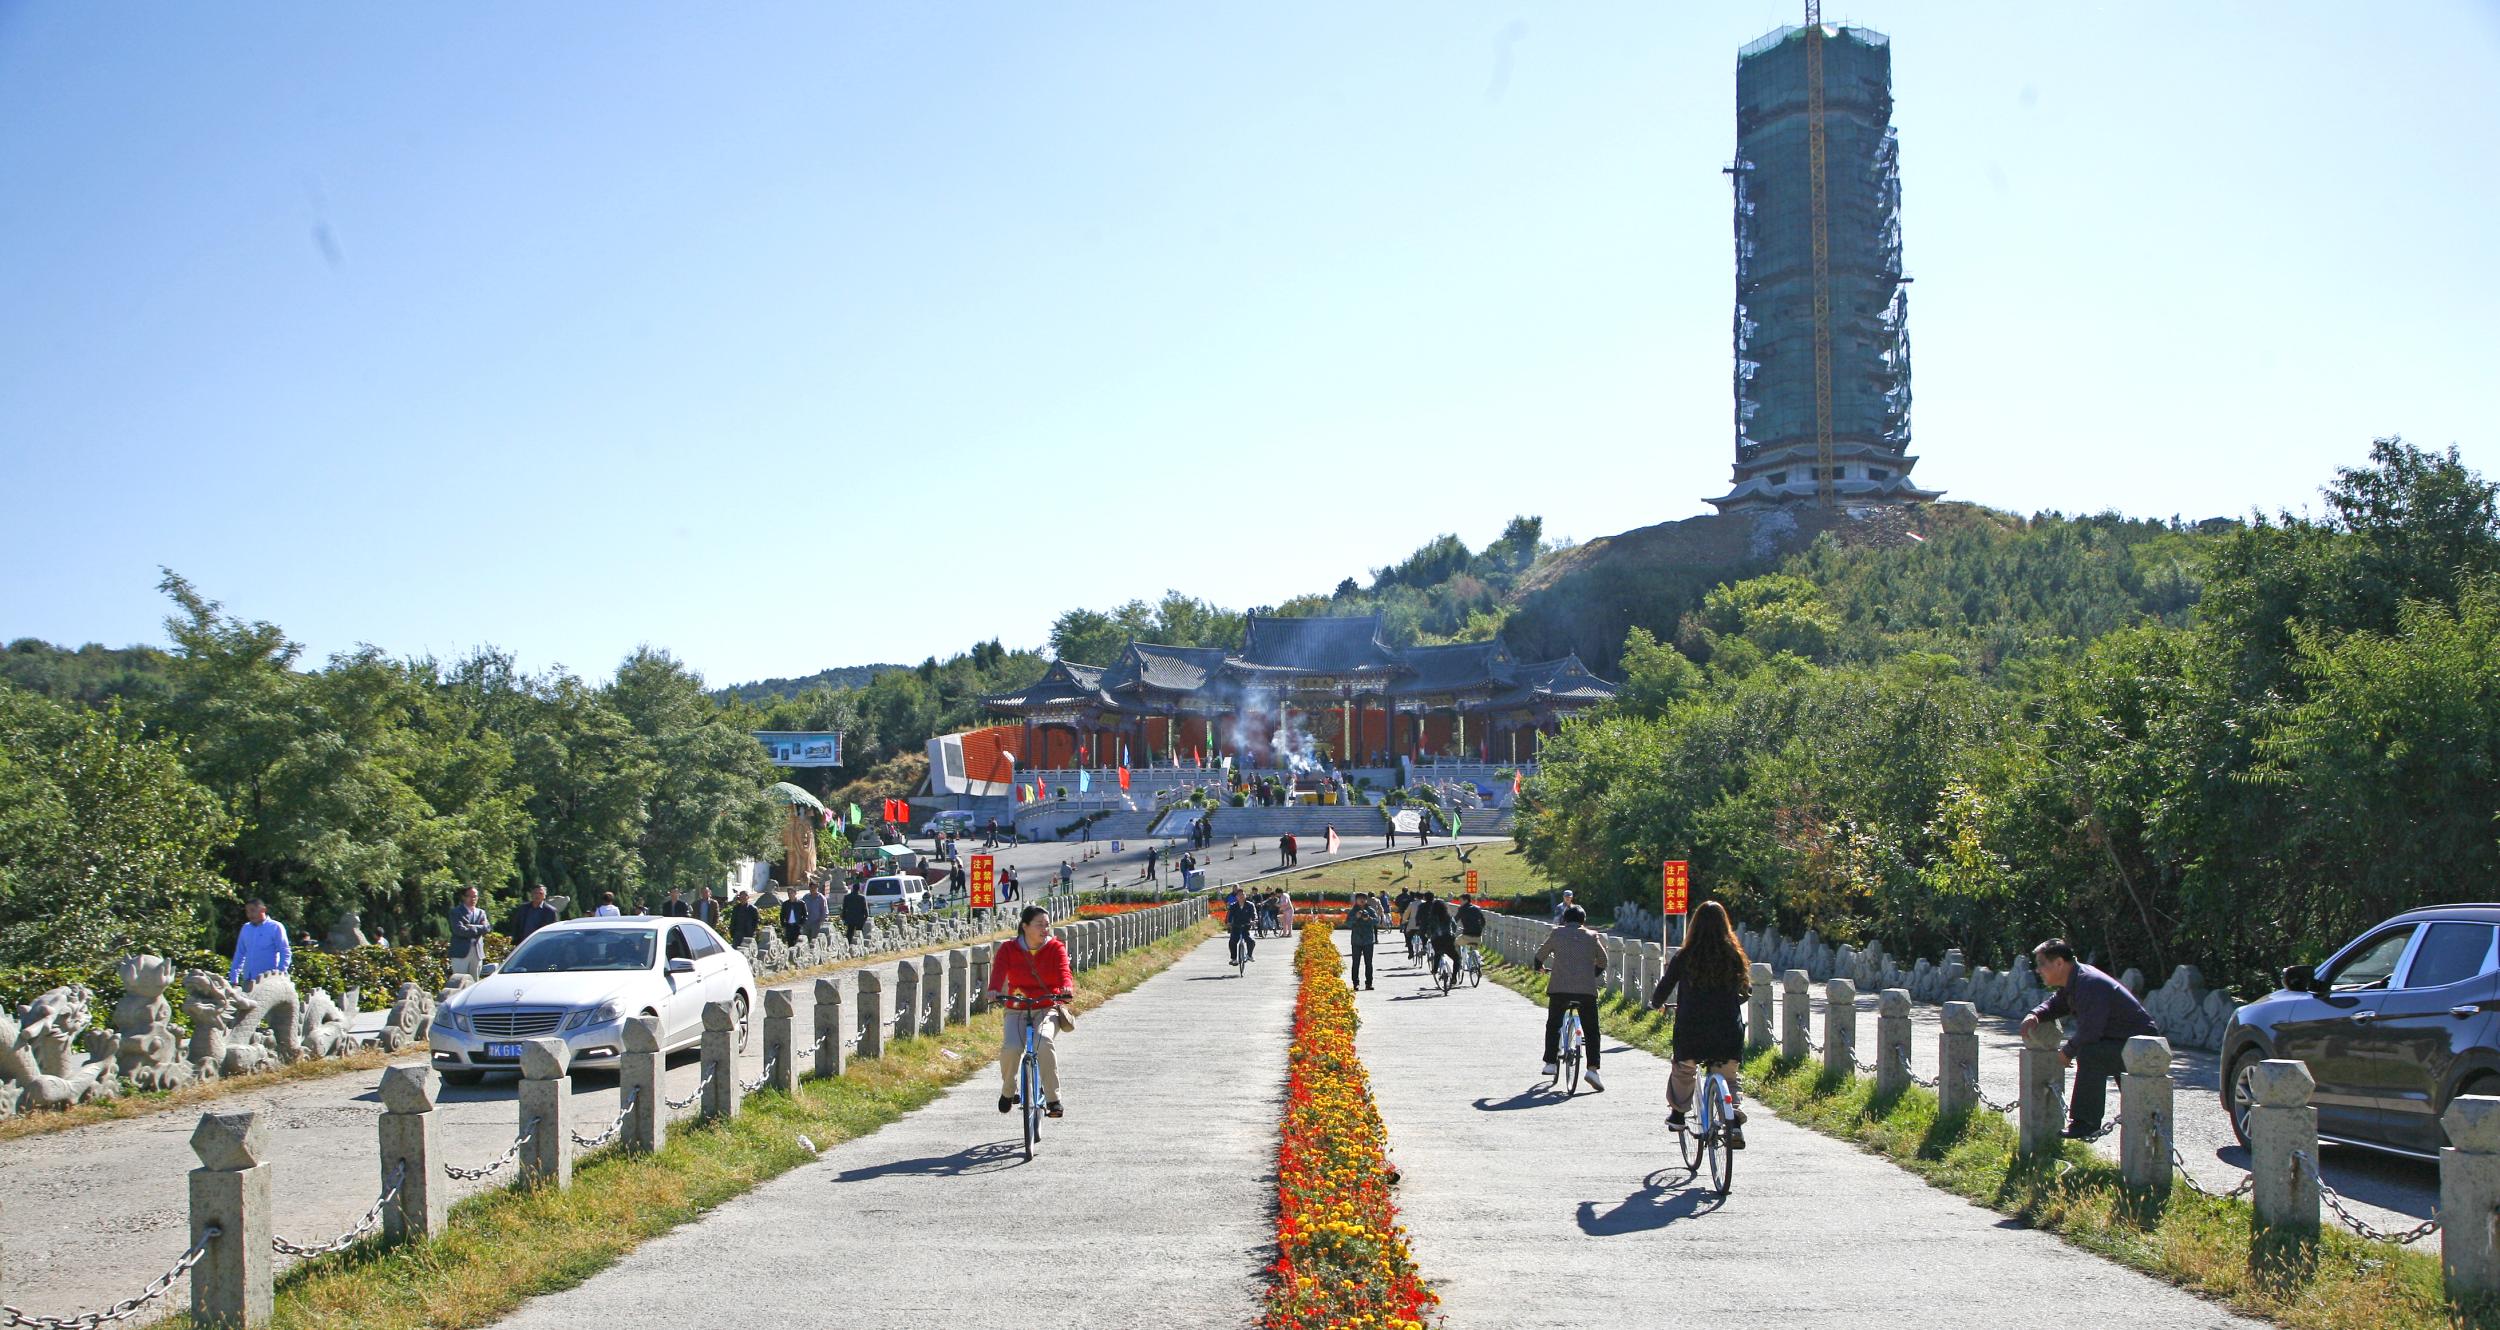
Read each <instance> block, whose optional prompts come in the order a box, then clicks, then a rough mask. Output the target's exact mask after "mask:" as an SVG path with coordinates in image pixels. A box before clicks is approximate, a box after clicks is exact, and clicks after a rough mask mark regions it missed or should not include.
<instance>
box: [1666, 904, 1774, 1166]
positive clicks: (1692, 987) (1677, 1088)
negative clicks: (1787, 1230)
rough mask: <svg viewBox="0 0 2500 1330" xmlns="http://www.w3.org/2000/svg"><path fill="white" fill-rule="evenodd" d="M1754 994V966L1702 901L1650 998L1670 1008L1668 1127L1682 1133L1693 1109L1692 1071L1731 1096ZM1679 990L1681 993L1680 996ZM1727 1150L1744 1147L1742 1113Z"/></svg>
mask: <svg viewBox="0 0 2500 1330" xmlns="http://www.w3.org/2000/svg"><path fill="white" fill-rule="evenodd" d="M1752 989H1753V962H1752V961H1751V960H1749V959H1748V958H1747V957H1746V955H1745V946H1744V944H1743V943H1741V942H1738V941H1737V940H1736V929H1735V928H1734V926H1732V925H1730V924H1729V923H1728V919H1727V907H1726V906H1724V905H1721V904H1719V903H1718V902H1717V901H1703V902H1702V903H1701V910H1700V911H1699V912H1698V913H1696V914H1695V915H1694V916H1693V928H1692V933H1691V935H1690V936H1688V937H1686V938H1685V939H1684V947H1683V949H1682V950H1680V951H1678V952H1676V953H1675V958H1674V959H1673V960H1670V961H1668V962H1667V970H1666V973H1664V974H1662V975H1659V976H1658V987H1657V989H1656V990H1655V991H1654V992H1652V993H1651V994H1650V995H1649V1005H1651V1006H1653V1007H1667V1006H1672V1007H1674V1008H1675V1068H1674V1070H1673V1071H1672V1072H1670V1073H1669V1074H1668V1076H1667V1125H1668V1126H1670V1127H1675V1128H1679V1129H1680V1128H1681V1127H1682V1126H1683V1125H1684V1111H1685V1110H1686V1109H1688V1108H1691V1107H1692V1106H1693V1083H1694V1081H1695V1080H1696V1079H1697V1077H1698V1071H1697V1067H1698V1066H1700V1065H1707V1066H1708V1067H1709V1069H1710V1070H1711V1071H1714V1072H1716V1073H1718V1074H1719V1075H1721V1076H1723V1077H1725V1078H1727V1088H1728V1094H1729V1095H1730V1096H1731V1097H1733V1096H1734V1095H1735V1093H1736V1064H1737V1063H1738V1062H1739V1061H1740V1060H1742V1059H1743V1058H1744V1056H1745V1022H1744V1005H1745V998H1746V996H1747V994H1748V993H1750V992H1751V991H1752ZM1679 990H1681V991H1680V992H1679ZM1727 1125H1728V1133H1727V1145H1728V1148H1729V1149H1731V1150H1742V1149H1744V1148H1745V1130H1744V1128H1745V1113H1744V1110H1743V1109H1741V1108H1740V1109H1738V1110H1737V1111H1736V1114H1735V1116H1734V1117H1732V1118H1731V1119H1730V1120H1729V1122H1728V1124H1727Z"/></svg>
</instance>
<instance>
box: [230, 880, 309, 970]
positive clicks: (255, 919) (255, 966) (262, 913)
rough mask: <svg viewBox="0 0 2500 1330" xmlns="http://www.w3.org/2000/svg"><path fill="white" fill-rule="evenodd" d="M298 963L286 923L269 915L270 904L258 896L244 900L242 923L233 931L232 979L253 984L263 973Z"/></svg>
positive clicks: (286, 968)
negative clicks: (262, 901)
mask: <svg viewBox="0 0 2500 1330" xmlns="http://www.w3.org/2000/svg"><path fill="white" fill-rule="evenodd" d="M294 964H295V947H294V945H293V944H292V943H290V942H288V941H287V938H286V925H284V924H282V923H279V922H278V921H277V920H275V919H272V918H270V917H269V907H268V906H267V905H264V904H262V903H261V902H260V901H258V900H249V901H245V902H244V903H243V927H242V929H241V931H239V932H237V933H236V934H235V935H234V967H233V968H232V969H230V970H228V971H227V972H226V980H227V982H229V983H232V984H236V985H239V986H241V987H243V988H250V987H251V986H252V985H253V984H254V983H255V982H257V981H258V980H259V979H260V977H261V976H262V975H264V974H285V973H286V972H287V971H288V970H289V969H291V968H293V966H294Z"/></svg>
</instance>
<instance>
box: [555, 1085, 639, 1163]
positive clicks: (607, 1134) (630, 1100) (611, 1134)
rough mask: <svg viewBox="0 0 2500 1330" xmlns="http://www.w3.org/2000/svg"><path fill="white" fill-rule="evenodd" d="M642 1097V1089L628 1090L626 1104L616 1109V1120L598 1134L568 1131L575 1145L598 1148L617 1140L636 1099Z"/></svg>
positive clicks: (579, 1147)
mask: <svg viewBox="0 0 2500 1330" xmlns="http://www.w3.org/2000/svg"><path fill="white" fill-rule="evenodd" d="M641 1097H642V1091H640V1090H628V1091H626V1093H625V1103H624V1105H623V1106H622V1107H620V1108H618V1109H617V1110H616V1121H614V1122H611V1123H609V1124H608V1129H607V1130H606V1131H603V1132H601V1133H599V1134H598V1135H596V1136H584V1135H582V1134H581V1133H580V1132H578V1131H576V1132H569V1133H567V1134H568V1135H570V1136H571V1137H572V1138H573V1145H574V1147H575V1148H577V1149H582V1150H596V1149H598V1148H599V1147H600V1146H603V1145H605V1144H607V1143H608V1142H610V1141H613V1140H615V1139H616V1134H617V1133H618V1132H621V1131H623V1130H625V1119H626V1117H627V1116H628V1115H629V1114H631V1113H632V1112H633V1111H634V1101H635V1100H636V1099H639V1098H641Z"/></svg>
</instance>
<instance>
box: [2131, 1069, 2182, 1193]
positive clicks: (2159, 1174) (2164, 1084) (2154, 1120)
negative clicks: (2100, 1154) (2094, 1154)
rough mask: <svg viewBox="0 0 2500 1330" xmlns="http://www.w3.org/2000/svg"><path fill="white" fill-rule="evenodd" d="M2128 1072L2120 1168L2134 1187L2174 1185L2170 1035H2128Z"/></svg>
mask: <svg viewBox="0 0 2500 1330" xmlns="http://www.w3.org/2000/svg"><path fill="white" fill-rule="evenodd" d="M2123 1056H2124V1057H2125V1058H2126V1065H2127V1071H2126V1074H2125V1075H2123V1076H2120V1077H2119V1078H2118V1172H2119V1175H2120V1176H2121V1177H2123V1178H2125V1179H2126V1182H2127V1185H2128V1186H2130V1187H2142V1188H2144V1189H2146V1190H2148V1191H2153V1192H2166V1191H2169V1190H2170V1138H2171V1122H2172V1118H2171V1116H2170V1114H2171V1092H2170V1041H2169V1040H2167V1039H2163V1038H2160V1037H2158V1036H2155V1035H2149V1034H2140V1035H2137V1036H2135V1037H2134V1038H2132V1039H2129V1040H2128V1041H2127V1049H2126V1052H2125V1054H2124V1055H2123Z"/></svg>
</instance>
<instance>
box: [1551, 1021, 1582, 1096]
mask: <svg viewBox="0 0 2500 1330" xmlns="http://www.w3.org/2000/svg"><path fill="white" fill-rule="evenodd" d="M1580 1044H1581V1039H1580V1013H1579V1012H1578V1011H1576V1010H1573V1011H1566V1012H1564V1013H1563V1025H1562V1058H1561V1062H1562V1071H1563V1074H1562V1075H1561V1076H1558V1077H1556V1078H1555V1079H1556V1080H1560V1081H1563V1082H1564V1084H1563V1093H1564V1094H1566V1095H1574V1094H1578V1093H1579V1092H1580Z"/></svg>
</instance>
